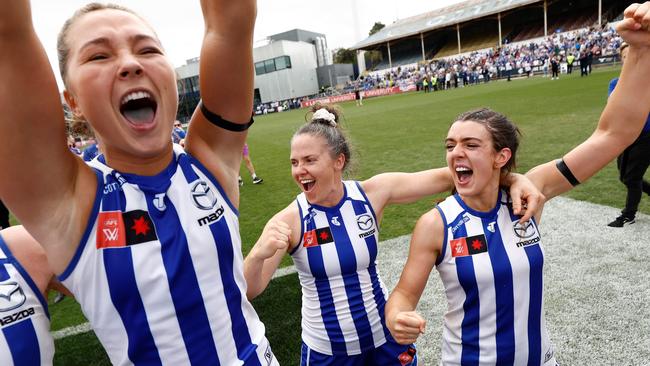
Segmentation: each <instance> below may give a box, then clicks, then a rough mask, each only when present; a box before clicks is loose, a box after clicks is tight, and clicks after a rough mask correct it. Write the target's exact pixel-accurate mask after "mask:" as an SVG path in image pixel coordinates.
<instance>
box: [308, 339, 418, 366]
mask: <svg viewBox="0 0 650 366" xmlns="http://www.w3.org/2000/svg"><path fill="white" fill-rule="evenodd" d="M416 353H417V352H416V349H415V344H410V345H401V344H398V343H397V342H395V341H394V340H393V339H392V338H390V339H388V340H386V343H384V344H383V345H381V346H379V347H378V348H374V349H371V350H368V351H365V352H363V353H361V354H358V355H353V356H336V355H334V356H331V355H325V354H322V353H318V352H316V351H314V350H312V349H310V348H309V346H307V345H306V344H305V342H302V349H301V351H300V366H366V365H382V366H384V365H385V366H417V364H418V358H417V354H416Z"/></svg>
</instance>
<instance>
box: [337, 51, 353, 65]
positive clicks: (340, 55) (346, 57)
mask: <svg viewBox="0 0 650 366" xmlns="http://www.w3.org/2000/svg"><path fill="white" fill-rule="evenodd" d="M356 60H357V53H356V52H355V51H353V50H351V49H349V48H338V49H336V50H334V63H335V64H353V63H355V62H356Z"/></svg>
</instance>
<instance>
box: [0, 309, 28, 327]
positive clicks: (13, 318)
mask: <svg viewBox="0 0 650 366" xmlns="http://www.w3.org/2000/svg"><path fill="white" fill-rule="evenodd" d="M34 314H36V311H35V310H34V308H33V307H31V308H29V309H25V310H21V311H18V312H15V313H13V314H10V315H7V316H3V317H1V318H0V326H5V325H9V324H11V323H14V322H17V321H19V320H23V319H27V318H29V317H30V316H32V315H34Z"/></svg>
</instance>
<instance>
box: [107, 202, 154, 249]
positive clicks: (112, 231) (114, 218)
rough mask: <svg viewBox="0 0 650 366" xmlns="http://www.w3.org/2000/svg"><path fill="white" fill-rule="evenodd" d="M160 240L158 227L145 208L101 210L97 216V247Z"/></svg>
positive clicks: (121, 245) (114, 246)
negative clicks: (157, 233) (124, 210)
mask: <svg viewBox="0 0 650 366" xmlns="http://www.w3.org/2000/svg"><path fill="white" fill-rule="evenodd" d="M154 240H158V236H157V235H156V228H155V227H154V225H153V222H152V221H151V217H149V213H148V212H147V211H143V210H133V211H128V212H121V211H108V212H100V213H99V215H98V216H97V238H96V246H97V249H102V248H118V247H125V246H127V245H134V244H140V243H146V242H149V241H154Z"/></svg>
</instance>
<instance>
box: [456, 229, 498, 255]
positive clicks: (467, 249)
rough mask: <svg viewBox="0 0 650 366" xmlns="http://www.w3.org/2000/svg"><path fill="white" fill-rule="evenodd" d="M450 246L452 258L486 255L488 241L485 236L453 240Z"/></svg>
mask: <svg viewBox="0 0 650 366" xmlns="http://www.w3.org/2000/svg"><path fill="white" fill-rule="evenodd" d="M449 245H450V246H451V256H452V257H465V256H468V255H474V254H479V253H485V252H487V250H488V246H487V240H486V239H485V235H483V234H480V235H474V236H468V237H462V238H458V239H452V240H450V241H449Z"/></svg>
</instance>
